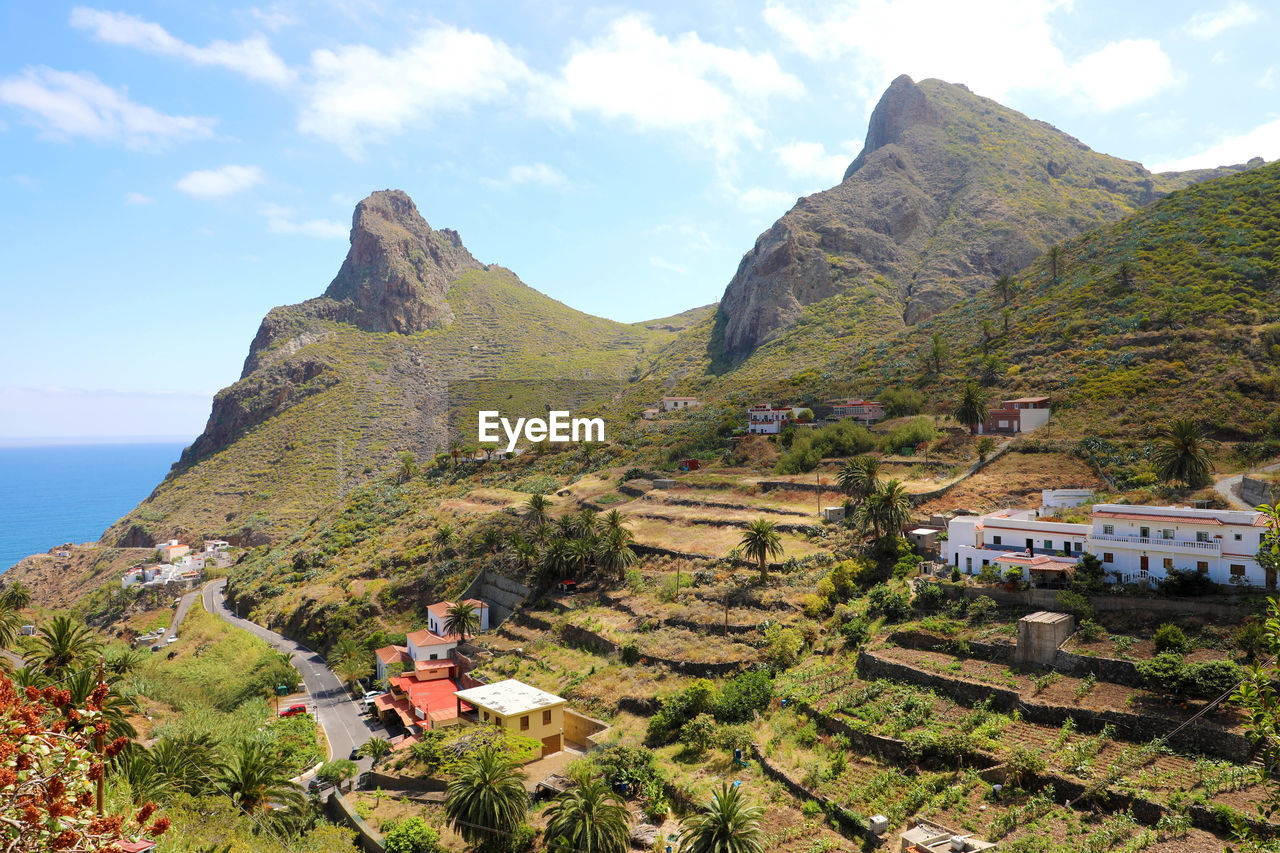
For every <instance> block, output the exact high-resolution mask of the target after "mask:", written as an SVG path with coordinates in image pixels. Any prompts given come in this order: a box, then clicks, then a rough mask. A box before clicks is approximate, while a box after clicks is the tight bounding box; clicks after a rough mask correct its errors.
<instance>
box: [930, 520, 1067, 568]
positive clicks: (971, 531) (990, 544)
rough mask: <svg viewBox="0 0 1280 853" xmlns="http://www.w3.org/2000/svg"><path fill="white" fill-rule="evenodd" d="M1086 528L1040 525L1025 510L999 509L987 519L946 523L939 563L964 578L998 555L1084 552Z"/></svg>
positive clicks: (1051, 522) (1043, 522)
mask: <svg viewBox="0 0 1280 853" xmlns="http://www.w3.org/2000/svg"><path fill="white" fill-rule="evenodd" d="M1088 540H1089V525H1087V524H1068V523H1067V522H1063V521H1042V520H1041V519H1039V518H1036V517H1035V515H1034V514H1033V513H1032V512H1031V511H1028V510H1009V509H1002V510H1000V511H999V512H993V513H991V514H989V515H960V516H956V517H955V518H953V519H951V521H949V522H948V523H947V541H945V542H943V543H942V550H941V553H942V559H943V560H945V561H946V562H948V563H950V564H951V565H952V566H955V567H956V568H958V569H960V570H961V571H962V572H964V573H965V574H976V573H977V572H980V571H982V567H983V566H986V565H988V564H990V563H994V562H995V561H996V558H997V557H999V556H1001V555H1002V554H1026V555H1027V556H1030V557H1034V556H1036V555H1037V554H1047V555H1049V556H1054V555H1057V554H1062V555H1065V556H1068V557H1078V556H1080V555H1081V554H1083V553H1084V552H1085V551H1086V550H1088Z"/></svg>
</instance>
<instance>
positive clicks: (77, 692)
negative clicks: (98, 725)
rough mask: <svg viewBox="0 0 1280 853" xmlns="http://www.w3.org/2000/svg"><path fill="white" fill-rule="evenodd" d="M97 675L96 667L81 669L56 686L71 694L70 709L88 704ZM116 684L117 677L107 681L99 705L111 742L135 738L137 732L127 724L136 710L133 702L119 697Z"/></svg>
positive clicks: (97, 682) (121, 696)
mask: <svg viewBox="0 0 1280 853" xmlns="http://www.w3.org/2000/svg"><path fill="white" fill-rule="evenodd" d="M98 675H99V673H98V669H97V667H90V668H88V669H82V670H80V671H79V672H77V673H75V674H73V675H70V676H65V677H63V678H62V679H61V681H60V683H59V684H58V686H59V687H61V688H62V689H63V690H66V691H67V692H68V693H70V694H71V702H72V707H74V708H83V707H85V705H87V704H88V703H89V700H90V698H91V696H92V694H93V691H94V690H96V689H97V687H98V684H99V680H98ZM118 682H119V677H118V676H112V677H109V678H108V679H107V684H108V688H109V689H108V690H107V695H106V696H105V697H103V699H102V700H101V703H100V704H101V708H102V718H103V719H104V720H106V721H107V737H108V738H110V739H111V740H115V739H116V738H118V737H127V738H135V737H137V736H138V732H137V730H136V729H135V728H134V727H133V724H132V723H130V722H129V715H130V714H133V713H136V712H137V710H138V709H137V706H136V705H134V703H133V700H131V699H126V698H125V697H124V696H123V695H121V693H120V690H119V687H118ZM112 688H114V689H112Z"/></svg>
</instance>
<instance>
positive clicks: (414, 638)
mask: <svg viewBox="0 0 1280 853" xmlns="http://www.w3.org/2000/svg"><path fill="white" fill-rule="evenodd" d="M406 639H407V640H408V642H410V643H413V644H414V645H415V646H439V645H443V644H445V643H456V642H458V640H459V639H460V638H459V636H458V635H457V634H445V635H443V636H441V635H440V634H433V633H432V632H431V631H428V630H427V629H426V628H423V629H422V630H421V631H414V632H413V633H412V634H410V635H409V636H408V637H407V638H406Z"/></svg>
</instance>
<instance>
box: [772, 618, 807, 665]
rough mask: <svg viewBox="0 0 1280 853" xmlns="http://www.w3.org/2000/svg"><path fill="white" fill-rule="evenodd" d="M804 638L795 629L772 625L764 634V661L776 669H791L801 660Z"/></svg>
mask: <svg viewBox="0 0 1280 853" xmlns="http://www.w3.org/2000/svg"><path fill="white" fill-rule="evenodd" d="M802 648H804V638H803V637H801V636H800V632H799V631H797V630H796V629H795V628H784V627H782V626H781V625H770V626H769V627H768V628H767V629H765V632H764V659H765V660H766V661H767V662H768V663H769V665H770V666H772V667H773V668H774V669H790V668H791V667H793V666H795V665H796V662H797V661H799V660H800V650H801V649H802Z"/></svg>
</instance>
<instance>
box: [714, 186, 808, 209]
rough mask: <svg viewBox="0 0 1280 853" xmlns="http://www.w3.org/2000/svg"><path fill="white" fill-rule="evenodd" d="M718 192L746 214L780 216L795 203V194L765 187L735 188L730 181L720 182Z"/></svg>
mask: <svg viewBox="0 0 1280 853" xmlns="http://www.w3.org/2000/svg"><path fill="white" fill-rule="evenodd" d="M720 190H721V192H723V193H724V194H725V195H726V196H728V197H729V198H730V199H732V200H733V201H734V202H735V203H737V205H738V207H739V208H740V209H742V210H744V211H746V212H748V213H770V214H777V215H781V214H783V213H785V212H786V211H787V210H788V209H789V208H790V207H791V206H792V205H794V204H795V203H796V198H797V196H796V194H795V193H791V192H787V191H785V190H771V189H768V188H766V187H746V188H741V187H737V186H735V185H734V184H733V183H732V182H731V181H727V180H725V181H721V183H720Z"/></svg>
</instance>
